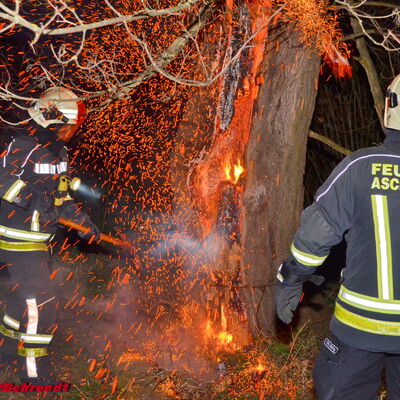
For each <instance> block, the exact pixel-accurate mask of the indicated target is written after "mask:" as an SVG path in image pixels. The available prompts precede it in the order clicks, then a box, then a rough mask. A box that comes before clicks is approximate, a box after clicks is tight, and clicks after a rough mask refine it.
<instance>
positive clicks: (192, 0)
mask: <svg viewBox="0 0 400 400" xmlns="http://www.w3.org/2000/svg"><path fill="white" fill-rule="evenodd" d="M199 1H200V0H187V1H185V2H184V3H180V4H178V5H177V6H174V7H169V8H166V9H163V10H151V9H146V10H140V11H138V12H137V13H135V14H133V15H124V16H119V17H115V18H110V19H106V20H103V21H98V22H92V23H90V24H79V25H78V26H74V27H70V28H57V29H49V28H43V27H40V26H39V25H37V24H34V23H32V22H29V21H28V20H26V19H25V18H23V17H21V16H20V15H19V14H18V13H17V12H16V11H13V10H10V9H9V8H8V7H6V6H5V5H4V4H3V3H1V2H0V9H2V10H3V11H5V12H2V13H0V18H3V19H4V20H6V21H10V22H12V23H13V24H16V25H21V26H23V27H24V28H26V29H29V30H30V31H32V32H33V33H35V34H36V35H67V34H70V33H79V32H86V31H88V30H93V29H98V28H104V27H105V26H110V25H117V24H122V23H129V22H132V21H137V20H139V19H145V18H151V17H157V16H163V15H172V14H174V13H177V12H180V11H183V10H185V9H187V8H190V7H192V6H193V5H194V4H196V3H197V2H199Z"/></svg>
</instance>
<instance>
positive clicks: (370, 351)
mask: <svg viewBox="0 0 400 400" xmlns="http://www.w3.org/2000/svg"><path fill="white" fill-rule="evenodd" d="M385 100H386V104H385V114H384V126H385V134H386V139H385V141H384V143H383V145H382V146H375V147H369V148H364V149H361V150H358V151H356V152H354V153H352V154H350V155H349V156H347V157H346V158H345V159H344V160H343V161H342V162H341V163H340V164H339V165H338V166H337V167H336V168H335V169H334V170H333V172H332V174H331V175H330V177H329V178H328V179H327V180H326V182H325V183H324V184H323V185H322V186H321V187H320V188H319V189H318V191H317V193H316V196H315V200H314V202H313V204H312V205H311V206H309V207H308V208H306V209H305V210H304V211H303V213H302V216H301V223H300V227H299V229H298V230H297V232H296V234H295V236H294V238H293V241H292V244H291V248H290V250H291V252H290V255H289V257H288V258H287V260H286V261H285V262H284V263H283V264H282V265H281V266H280V268H279V271H278V275H277V279H278V282H277V287H276V295H275V304H276V312H277V315H278V317H279V318H280V319H281V320H282V321H283V322H284V323H286V324H289V323H290V322H291V321H292V317H293V311H294V310H295V309H296V307H297V306H298V304H299V301H300V298H301V295H302V288H303V283H304V282H306V281H312V282H314V283H317V284H319V283H321V277H319V276H318V275H313V274H314V272H315V271H316V268H317V267H319V266H320V265H322V264H323V263H324V260H325V259H326V258H327V256H328V254H329V251H330V248H331V247H332V246H334V245H336V244H338V243H340V242H341V241H342V239H343V238H344V239H345V240H346V242H347V255H346V268H344V270H343V271H342V283H341V287H340V290H339V294H338V297H337V299H336V304H335V311H334V314H333V316H332V319H331V322H330V331H331V333H330V335H329V336H328V337H327V338H325V339H324V340H323V341H322V343H321V348H320V353H319V355H318V356H317V359H316V362H315V365H314V370H313V378H314V384H315V389H316V393H317V396H318V398H319V399H320V400H336V399H337V400H338V399H340V400H359V399H364V400H372V399H376V398H377V391H378V387H379V384H380V380H381V371H382V370H383V369H384V370H385V376H386V385H387V391H388V393H389V394H388V399H389V400H395V399H400V105H399V102H400V75H398V76H397V77H396V78H395V79H394V80H393V82H392V83H391V85H390V86H389V88H388V91H387V95H386V99H385Z"/></svg>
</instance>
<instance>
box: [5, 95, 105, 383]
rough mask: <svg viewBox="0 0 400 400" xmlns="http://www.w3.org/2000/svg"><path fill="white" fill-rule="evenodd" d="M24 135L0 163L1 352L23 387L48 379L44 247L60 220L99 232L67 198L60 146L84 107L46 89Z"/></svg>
mask: <svg viewBox="0 0 400 400" xmlns="http://www.w3.org/2000/svg"><path fill="white" fill-rule="evenodd" d="M28 112H29V115H30V117H31V121H30V123H28V124H27V125H26V128H25V132H24V133H18V134H17V135H15V137H14V138H13V139H12V141H11V142H10V143H9V145H8V147H7V149H6V150H5V152H4V153H3V155H2V159H1V160H0V197H1V201H0V261H1V264H2V265H6V266H7V269H8V272H9V276H10V282H9V287H10V291H9V295H8V298H7V300H6V310H5V313H4V315H3V318H2V321H1V322H0V334H1V342H0V344H1V345H0V353H2V355H3V357H4V358H5V359H8V360H10V359H17V360H18V365H19V370H20V378H21V381H23V382H31V383H36V384H41V383H46V382H55V377H54V376H52V372H51V368H50V362H49V357H48V346H49V344H50V343H51V341H52V338H53V334H54V332H55V331H56V325H55V314H56V307H57V301H58V300H57V293H56V290H55V287H54V283H53V280H52V279H50V263H49V261H50V259H49V251H48V244H49V243H50V241H51V240H52V238H53V237H54V234H55V231H56V229H57V221H58V218H59V217H64V218H67V219H70V220H72V221H74V222H77V223H80V224H83V225H86V226H88V227H90V228H91V230H90V232H88V233H87V234H86V235H82V234H80V235H81V237H83V238H85V239H89V238H92V240H98V239H99V237H100V232H99V229H98V228H97V226H96V225H95V224H94V223H93V222H92V221H91V220H90V218H89V217H88V215H87V214H85V213H84V212H83V211H82V210H81V209H80V207H78V206H77V205H76V204H75V203H74V201H73V199H72V198H71V196H70V195H69V193H68V192H67V191H65V190H60V185H61V183H60V182H61V181H63V182H65V180H66V179H67V181H69V180H68V179H69V176H68V172H69V167H68V156H67V149H66V147H65V144H66V143H67V142H68V141H69V140H70V139H71V138H72V137H73V135H74V134H75V133H76V131H77V129H78V128H79V125H80V124H81V123H82V122H83V119H84V117H85V114H86V109H85V107H84V104H83V103H82V102H81V101H78V98H77V96H76V95H75V94H74V93H73V92H72V91H70V90H68V89H64V88H61V87H52V88H50V89H48V90H46V91H45V92H44V94H43V96H42V98H41V99H40V100H38V101H37V102H36V103H35V104H33V105H32V106H31V107H30V108H29V109H28Z"/></svg>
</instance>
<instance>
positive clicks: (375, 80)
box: [351, 18, 385, 129]
mask: <svg viewBox="0 0 400 400" xmlns="http://www.w3.org/2000/svg"><path fill="white" fill-rule="evenodd" d="M351 26H352V27H353V31H354V33H355V34H360V33H362V32H363V29H362V26H361V25H360V22H359V21H358V20H356V19H355V18H351ZM356 45H357V49H358V51H359V53H360V57H359V58H358V59H357V61H358V62H359V63H360V64H361V66H362V67H363V68H364V70H365V73H366V74H367V78H368V83H369V87H370V90H371V93H372V97H373V99H374V107H375V110H376V113H377V114H378V118H379V122H380V124H381V127H382V129H383V111H384V109H385V98H384V96H383V92H382V88H381V85H380V80H379V77H378V73H377V72H376V68H375V65H374V62H373V61H372V58H371V55H370V54H369V50H368V47H367V43H366V41H365V38H364V37H359V38H357V39H356Z"/></svg>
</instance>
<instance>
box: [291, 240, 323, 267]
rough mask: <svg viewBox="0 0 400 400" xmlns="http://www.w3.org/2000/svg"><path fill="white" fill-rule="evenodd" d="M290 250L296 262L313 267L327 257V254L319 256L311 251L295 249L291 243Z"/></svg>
mask: <svg viewBox="0 0 400 400" xmlns="http://www.w3.org/2000/svg"><path fill="white" fill-rule="evenodd" d="M290 251H291V252H292V254H293V257H294V258H295V259H296V260H297V261H298V262H300V263H301V264H304V265H308V266H313V267H318V266H319V265H321V264H323V262H324V261H325V259H326V258H327V257H328V256H323V257H319V256H316V255H314V254H311V253H305V252H304V251H300V250H298V249H296V247H295V246H294V244H293V243H292V244H291V246H290Z"/></svg>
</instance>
